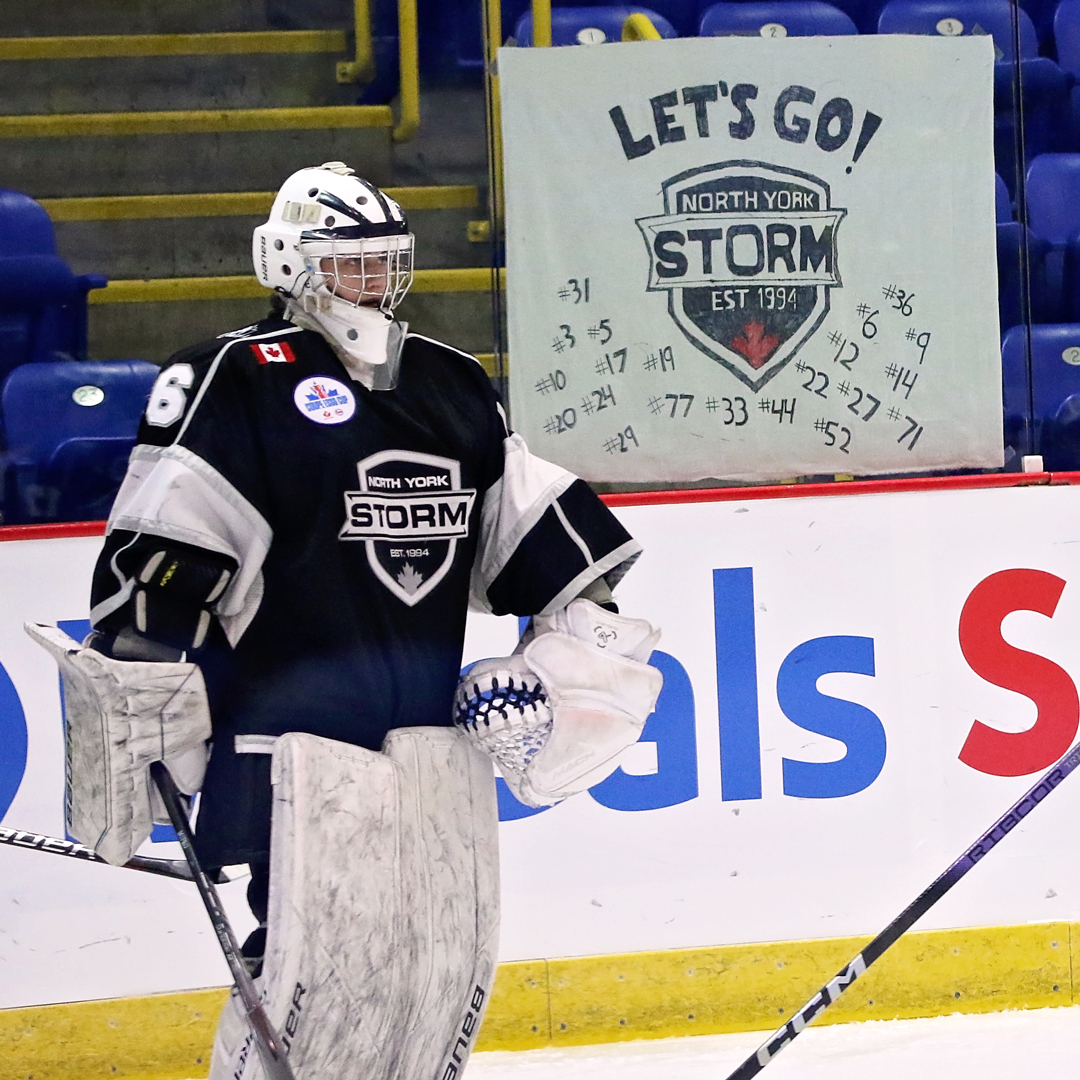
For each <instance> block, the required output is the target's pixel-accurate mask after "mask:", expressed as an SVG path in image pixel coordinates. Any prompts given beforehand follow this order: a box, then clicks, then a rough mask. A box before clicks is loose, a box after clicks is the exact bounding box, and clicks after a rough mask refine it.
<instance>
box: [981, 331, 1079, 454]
mask: <svg viewBox="0 0 1080 1080" xmlns="http://www.w3.org/2000/svg"><path fill="white" fill-rule="evenodd" d="M1029 341H1030V367H1029V364H1028V343H1029ZM1001 382H1002V397H1003V405H1004V408H1003V412H1004V426H1005V456H1006V462H1005V467H1006V468H1007V469H1008V468H1012V469H1016V468H1017V467H1018V466H1019V460H1020V458H1021V457H1022V456H1023V455H1024V454H1041V455H1042V457H1043V465H1044V467H1045V468H1046V469H1047V470H1049V471H1051V472H1074V471H1077V470H1080V324H1077V323H1069V324H1057V325H1046V326H1032V327H1030V331H1029V328H1027V327H1023V326H1014V327H1013V328H1012V329H1011V330H1008V331H1006V333H1005V335H1004V337H1003V338H1002V342H1001Z"/></svg>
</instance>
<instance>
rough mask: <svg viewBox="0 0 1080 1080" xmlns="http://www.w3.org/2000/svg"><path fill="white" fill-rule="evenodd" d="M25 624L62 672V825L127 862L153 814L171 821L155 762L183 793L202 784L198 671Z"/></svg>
mask: <svg viewBox="0 0 1080 1080" xmlns="http://www.w3.org/2000/svg"><path fill="white" fill-rule="evenodd" d="M25 629H26V632H27V633H28V634H29V635H30V637H32V638H33V639H34V640H35V641H36V642H37V643H38V644H39V645H41V646H42V647H43V648H44V649H46V650H47V651H48V652H49V653H50V654H51V655H52V657H53V658H54V659H55V660H56V662H57V664H58V665H59V666H60V675H61V678H62V679H63V684H64V708H65V712H66V714H67V739H66V743H67V746H66V751H67V829H68V832H69V833H70V834H71V835H72V836H73V837H75V839H76V840H78V841H79V842H80V843H83V844H86V846H87V847H92V848H93V849H94V850H95V851H96V852H97V853H98V854H99V855H100V856H101V857H102V858H103V859H106V860H107V861H108V862H110V863H113V864H114V865H116V866H120V865H123V864H124V863H126V862H127V861H128V859H130V858H131V856H132V855H134V854H135V852H136V850H137V849H138V848H139V846H140V845H141V844H142V843H143V841H144V840H146V839H147V837H149V835H150V833H151V831H152V830H153V827H154V822H155V821H160V822H167V821H168V816H167V815H166V812H165V807H164V806H163V805H162V804H161V801H160V797H159V796H158V794H157V790H156V789H155V788H154V787H153V785H152V783H151V782H150V765H151V763H152V762H155V761H164V762H165V764H166V765H168V767H169V772H170V773H171V774H172V777H173V779H174V780H175V781H176V786H177V787H178V788H179V789H180V790H181V791H182V792H184V793H185V794H186V795H193V794H194V793H195V792H196V791H198V790H199V788H200V787H201V786H202V781H203V776H204V775H205V773H206V761H207V749H206V740H207V739H209V738H210V707H209V705H208V704H207V701H206V686H205V684H204V683H203V677H202V672H201V671H200V670H199V669H198V667H196V666H195V665H194V664H184V663H158V662H150V661H142V660H113V659H111V658H110V657H108V656H105V655H104V654H102V653H99V652H96V651H95V650H93V649H84V648H83V647H82V646H80V645H79V643H78V642H77V641H75V640H74V638H71V637H69V636H68V635H67V634H65V633H64V631H63V630H60V629H58V628H57V627H55V626H43V625H40V624H36V623H26V624H25Z"/></svg>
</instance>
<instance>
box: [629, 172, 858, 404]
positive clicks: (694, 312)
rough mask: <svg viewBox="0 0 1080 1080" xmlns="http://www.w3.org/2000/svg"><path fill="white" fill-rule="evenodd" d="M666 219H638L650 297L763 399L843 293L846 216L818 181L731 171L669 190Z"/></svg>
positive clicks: (682, 177) (695, 175) (672, 184)
mask: <svg viewBox="0 0 1080 1080" xmlns="http://www.w3.org/2000/svg"><path fill="white" fill-rule="evenodd" d="M662 190H663V194H664V213H663V215H661V216H657V217H644V218H638V219H637V226H638V228H639V229H640V230H641V234H642V236H643V237H644V238H645V244H646V247H647V248H648V251H649V285H648V291H649V292H661V291H664V292H667V294H668V313H669V314H670V315H671V317H672V319H674V320H675V323H676V325H677V326H678V327H679V329H680V330H681V331H682V332H683V333H684V334H685V335H686V337H687V338H689V340H690V342H691V343H692V344H693V345H694V346H695V347H696V348H698V349H700V350H701V351H702V352H703V353H705V355H706V356H709V357H712V359H713V360H716V361H717V362H718V363H720V364H723V365H724V367H726V368H727V369H728V370H729V371H730V372H732V373H733V374H734V375H736V376H737V377H738V378H739V379H741V380H742V381H743V382H744V383H745V384H746V385H747V386H749V387H750V389H751V390H754V391H757V390H760V389H761V388H762V387H763V386H764V385H765V384H766V383H767V382H768V381H769V380H770V379H771V378H772V377H773V376H774V375H775V374H776V373H777V372H778V371H779V370H780V369H781V368H783V367H784V365H785V364H786V363H787V362H788V361H789V360H790V359H791V358H792V357H793V356H794V355H795V354H796V353H797V352H798V351H799V348H800V347H801V346H802V344H803V342H805V341H806V340H807V339H808V338H809V337H810V336H811V335H812V334H813V333H814V331H815V330H817V328H818V327H819V326H820V325H821V323H822V320H823V319H824V318H825V316H826V314H828V311H829V291H830V289H832V288H837V287H839V286H840V285H841V284H842V282H841V280H840V271H839V267H838V265H837V248H836V234H837V230H838V228H839V225H840V219H841V218H842V217H843V216H844V214H845V213H846V211H845V210H843V209H839V208H832V207H830V205H829V185H828V184H826V183H825V182H824V181H822V180H819V179H818V178H817V177H815V176H811V175H809V173H803V172H797V171H796V170H794V169H784V168H780V167H779V166H776V165H767V164H764V163H762V162H759V161H725V162H721V163H719V164H716V165H705V166H702V167H701V168H698V169H690V170H689V171H687V172H683V173H679V175H678V176H673V177H672V178H671V179H670V180H666V181H665V182H664V184H663V185H662Z"/></svg>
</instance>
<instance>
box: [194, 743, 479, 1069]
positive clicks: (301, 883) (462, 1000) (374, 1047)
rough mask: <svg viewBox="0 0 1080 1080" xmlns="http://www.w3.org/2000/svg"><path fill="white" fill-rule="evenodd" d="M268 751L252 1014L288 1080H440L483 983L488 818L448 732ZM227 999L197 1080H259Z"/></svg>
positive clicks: (474, 1024)
mask: <svg viewBox="0 0 1080 1080" xmlns="http://www.w3.org/2000/svg"><path fill="white" fill-rule="evenodd" d="M383 749H384V752H383V753H380V754H376V753H372V752H371V751H368V750H364V749H362V748H360V747H356V746H350V745H347V744H345V743H340V742H335V741H333V740H330V739H322V738H319V737H317V736H314V735H307V734H301V733H296V732H293V733H290V734H287V735H283V736H282V737H281V738H280V739H279V740H278V742H277V744H276V745H275V747H274V762H273V768H272V779H273V783H274V809H273V825H272V830H271V855H270V908H269V916H268V927H267V942H266V944H267V948H266V957H265V960H264V964H263V973H262V976H261V977H260V980H259V982H260V984H261V986H262V992H263V996H264V999H265V1002H266V1008H267V1013H268V1015H269V1018H270V1020H271V1022H272V1023H273V1024H274V1026H275V1027H276V1028H277V1029H278V1031H279V1032H280V1034H281V1037H282V1040H283V1041H284V1042H285V1043H286V1045H287V1047H288V1052H289V1063H290V1065H291V1066H292V1068H293V1071H294V1073H295V1075H296V1078H297V1080H323V1078H325V1077H329V1076H335V1077H342V1078H346V1077H348V1078H356V1080H454V1078H455V1077H456V1076H457V1074H458V1073H459V1072H460V1070H461V1069H462V1068H463V1066H464V1063H465V1061H466V1060H467V1058H468V1055H469V1052H470V1050H471V1049H472V1045H473V1043H474V1042H475V1038H476V1031H477V1029H478V1027H479V1024H480V1019H481V1017H482V1015H483V1011H484V1006H485V1005H486V1003H487V997H488V994H489V992H490V988H491V983H492V981H493V978H494V973H495V963H496V956H497V944H498V854H497V850H498V849H497V843H498V833H497V829H498V811H497V807H496V801H495V785H494V777H493V774H492V771H491V764H490V762H489V761H488V759H487V758H485V757H484V756H483V755H482V754H480V753H479V752H478V751H477V750H476V749H475V748H473V747H472V746H470V745H469V743H468V742H467V741H466V739H465V738H464V737H463V735H462V734H461V733H460V732H459V731H457V730H454V729H451V728H431V727H425V728H403V729H399V730H396V731H393V732H391V733H390V735H389V736H388V737H387V739H386V743H385V745H384V748H383ZM245 1028H246V1025H245V1023H244V1021H243V1019H242V1017H241V1010H240V1006H239V1002H238V1001H234V1000H233V1001H230V1005H229V1006H228V1009H227V1011H226V1013H225V1014H224V1015H223V1017H222V1021H221V1025H220V1027H219V1031H218V1037H217V1039H216V1040H215V1048H214V1056H213V1060H212V1063H211V1071H210V1077H211V1080H262V1077H263V1072H262V1066H261V1064H260V1062H259V1060H258V1057H257V1055H256V1054H254V1052H253V1046H252V1045H251V1044H250V1040H249V1038H248V1033H247V1032H246V1030H245Z"/></svg>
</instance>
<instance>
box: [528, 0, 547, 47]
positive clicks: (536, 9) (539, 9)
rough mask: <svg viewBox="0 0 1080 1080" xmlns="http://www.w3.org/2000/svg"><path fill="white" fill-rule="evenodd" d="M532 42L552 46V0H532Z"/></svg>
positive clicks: (537, 44)
mask: <svg viewBox="0 0 1080 1080" xmlns="http://www.w3.org/2000/svg"><path fill="white" fill-rule="evenodd" d="M532 22H533V27H532V30H533V33H532V38H533V40H532V43H533V44H534V45H536V46H539V47H541V48H549V47H550V46H551V0H532Z"/></svg>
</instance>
